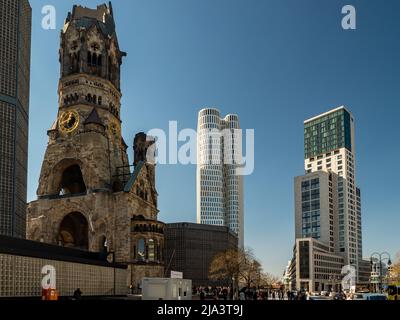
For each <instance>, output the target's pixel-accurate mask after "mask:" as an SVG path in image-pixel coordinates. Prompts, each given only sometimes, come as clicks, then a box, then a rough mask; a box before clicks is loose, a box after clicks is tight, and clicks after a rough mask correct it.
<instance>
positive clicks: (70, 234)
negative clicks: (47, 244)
mask: <svg viewBox="0 0 400 320" xmlns="http://www.w3.org/2000/svg"><path fill="white" fill-rule="evenodd" d="M59 244H60V245H61V246H63V247H68V248H75V249H80V250H88V247H89V245H88V244H89V241H88V222H87V220H86V218H85V217H84V216H83V215H82V214H81V213H79V212H74V213H70V214H68V215H67V216H65V217H64V219H63V220H62V222H61V224H60V231H59Z"/></svg>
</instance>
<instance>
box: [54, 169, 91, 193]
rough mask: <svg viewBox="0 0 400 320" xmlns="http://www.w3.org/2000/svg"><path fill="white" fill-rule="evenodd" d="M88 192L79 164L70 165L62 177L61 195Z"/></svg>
mask: <svg viewBox="0 0 400 320" xmlns="http://www.w3.org/2000/svg"><path fill="white" fill-rule="evenodd" d="M85 192H86V185H85V182H84V180H83V176H82V172H81V169H80V167H79V166H78V165H73V166H70V167H68V168H67V169H66V170H65V171H64V172H63V175H62V179H61V191H60V194H61V195H67V194H80V193H85Z"/></svg>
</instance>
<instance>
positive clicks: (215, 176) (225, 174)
mask: <svg viewBox="0 0 400 320" xmlns="http://www.w3.org/2000/svg"><path fill="white" fill-rule="evenodd" d="M235 129H240V125H239V117H238V116H237V115H227V116H226V117H225V118H221V115H220V112H219V110H217V109H214V108H207V109H202V110H201V111H200V112H199V118H198V127H197V222H198V223H201V224H210V225H218V226H227V227H229V229H230V230H232V231H233V232H235V233H236V234H237V235H238V239H239V246H241V247H243V245H244V236H243V227H244V226H243V177H242V176H241V175H238V174H237V171H236V169H237V168H238V167H239V165H240V164H241V161H242V159H241V157H242V148H241V143H242V142H241V134H240V132H239V131H238V130H235Z"/></svg>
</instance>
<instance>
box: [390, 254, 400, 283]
mask: <svg viewBox="0 0 400 320" xmlns="http://www.w3.org/2000/svg"><path fill="white" fill-rule="evenodd" d="M392 270H393V271H392V277H393V280H394V281H396V282H397V281H400V252H398V253H397V255H396V262H395V263H394V264H393V265H392Z"/></svg>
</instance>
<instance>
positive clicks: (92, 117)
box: [83, 108, 105, 127]
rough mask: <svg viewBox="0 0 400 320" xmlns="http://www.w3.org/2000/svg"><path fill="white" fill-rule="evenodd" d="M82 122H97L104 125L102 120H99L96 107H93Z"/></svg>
mask: <svg viewBox="0 0 400 320" xmlns="http://www.w3.org/2000/svg"><path fill="white" fill-rule="evenodd" d="M83 124H85V125H86V124H98V125H100V126H102V127H105V126H104V123H103V121H101V119H100V117H99V114H98V113H97V111H96V108H93V110H92V112H91V113H90V114H89V116H88V117H87V119H86V120H85V122H84V123H83Z"/></svg>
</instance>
